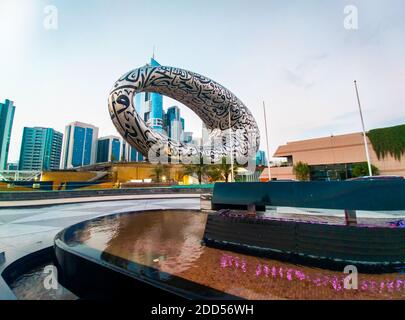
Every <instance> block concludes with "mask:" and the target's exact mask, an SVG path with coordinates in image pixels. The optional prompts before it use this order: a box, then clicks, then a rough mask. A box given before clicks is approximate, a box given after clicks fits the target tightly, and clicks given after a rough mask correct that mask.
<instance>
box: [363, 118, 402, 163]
mask: <svg viewBox="0 0 405 320" xmlns="http://www.w3.org/2000/svg"><path fill="white" fill-rule="evenodd" d="M367 136H368V138H369V139H370V142H371V144H372V145H373V148H374V151H375V152H376V153H377V157H378V159H381V158H385V157H386V156H387V155H388V154H390V155H391V156H393V157H394V158H395V159H397V160H401V157H402V156H403V155H404V153H405V125H400V126H395V127H389V128H381V129H373V130H370V131H369V132H368V133H367Z"/></svg>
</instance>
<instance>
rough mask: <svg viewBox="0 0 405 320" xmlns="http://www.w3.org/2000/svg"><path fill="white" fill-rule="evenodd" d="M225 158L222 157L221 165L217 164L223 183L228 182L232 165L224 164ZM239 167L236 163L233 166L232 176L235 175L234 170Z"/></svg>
mask: <svg viewBox="0 0 405 320" xmlns="http://www.w3.org/2000/svg"><path fill="white" fill-rule="evenodd" d="M226 160H227V158H226V157H222V159H221V163H220V164H218V165H217V166H218V170H219V171H220V172H221V175H222V177H223V178H224V180H225V182H228V181H229V176H230V175H231V173H232V165H231V164H230V163H226ZM239 167H240V165H238V164H237V163H234V164H233V174H234V175H235V172H236V170H237V169H238V168H239Z"/></svg>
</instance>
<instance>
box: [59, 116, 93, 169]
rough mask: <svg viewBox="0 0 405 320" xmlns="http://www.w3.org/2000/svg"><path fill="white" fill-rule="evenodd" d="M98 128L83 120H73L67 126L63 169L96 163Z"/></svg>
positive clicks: (64, 140)
mask: <svg viewBox="0 0 405 320" xmlns="http://www.w3.org/2000/svg"><path fill="white" fill-rule="evenodd" d="M97 138H98V128H97V127H95V126H93V125H91V124H87V123H83V122H78V121H75V122H72V123H70V124H68V125H67V126H66V128H65V135H64V139H63V151H62V165H61V168H62V169H70V168H74V167H80V166H85V165H89V164H94V163H95V162H96V157H97Z"/></svg>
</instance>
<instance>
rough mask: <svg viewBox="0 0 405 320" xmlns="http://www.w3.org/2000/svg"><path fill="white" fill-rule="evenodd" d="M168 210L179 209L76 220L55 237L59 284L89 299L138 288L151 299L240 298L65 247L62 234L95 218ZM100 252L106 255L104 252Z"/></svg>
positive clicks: (125, 294)
mask: <svg viewBox="0 0 405 320" xmlns="http://www.w3.org/2000/svg"><path fill="white" fill-rule="evenodd" d="M170 210H178V209H150V210H142V211H136V212H122V213H116V214H110V215H106V216H102V217H97V218H94V219H89V220H86V221H82V222H79V223H77V224H74V225H72V226H69V227H67V228H65V229H63V230H62V231H60V232H59V233H58V234H57V235H56V236H55V240H54V250H55V255H56V261H57V267H58V270H59V275H60V282H61V284H62V285H63V286H64V287H66V288H67V289H69V290H70V291H72V292H73V293H75V294H76V295H78V296H80V297H84V298H89V299H93V298H107V299H110V298H112V299H115V298H120V299H122V298H124V299H127V298H129V297H131V295H134V292H136V291H137V290H136V289H140V290H144V292H148V293H150V298H153V297H154V295H159V297H161V296H162V295H163V297H164V298H167V299H176V300H177V299H191V300H240V299H242V298H241V297H238V296H234V295H231V294H228V293H226V292H222V291H219V290H216V289H213V288H211V287H207V286H204V285H201V284H197V283H194V282H192V281H189V280H186V279H183V278H181V277H177V276H174V275H170V279H171V280H170V283H168V282H163V281H159V280H158V279H156V278H153V277H150V276H146V274H154V275H156V276H158V275H162V274H166V275H167V273H165V272H161V271H159V270H157V269H155V268H153V267H149V266H146V265H142V264H139V263H135V262H133V261H129V260H126V259H124V258H120V257H117V256H114V255H111V254H108V255H110V256H111V257H113V259H114V260H115V261H118V262H119V263H121V264H132V265H136V267H137V268H140V269H141V272H139V273H134V272H129V271H128V270H125V269H123V268H120V267H119V266H116V265H113V264H111V263H107V262H105V261H102V260H100V259H97V256H98V255H100V254H101V252H100V251H98V250H96V249H91V248H86V251H87V252H86V254H84V253H83V252H79V251H77V250H75V249H73V248H72V247H70V246H68V245H67V244H66V242H65V237H66V236H68V235H67V234H70V233H71V232H73V231H74V230H77V229H78V228H80V227H81V226H83V225H84V224H85V223H86V222H88V221H97V220H99V219H105V218H108V217H113V216H122V215H130V214H131V215H132V214H133V215H136V214H139V213H147V212H148V211H150V212H156V211H162V212H167V211H170ZM184 211H187V212H190V211H193V212H200V211H199V210H196V209H185V210H184ZM103 254H104V255H105V254H106V253H103ZM176 285H177V286H176ZM190 288H192V289H193V290H191V289H190ZM134 290H136V291H134Z"/></svg>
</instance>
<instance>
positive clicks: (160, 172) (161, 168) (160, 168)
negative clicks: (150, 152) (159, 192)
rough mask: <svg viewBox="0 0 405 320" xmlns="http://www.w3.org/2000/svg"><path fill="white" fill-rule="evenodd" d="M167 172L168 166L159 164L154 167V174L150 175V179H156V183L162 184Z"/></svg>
mask: <svg viewBox="0 0 405 320" xmlns="http://www.w3.org/2000/svg"><path fill="white" fill-rule="evenodd" d="M167 171H168V166H167V165H164V164H161V163H159V164H157V165H156V166H154V167H153V169H152V172H153V173H152V174H151V175H150V177H151V178H152V179H154V180H155V181H156V182H161V181H162V176H164V175H166V173H167Z"/></svg>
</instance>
